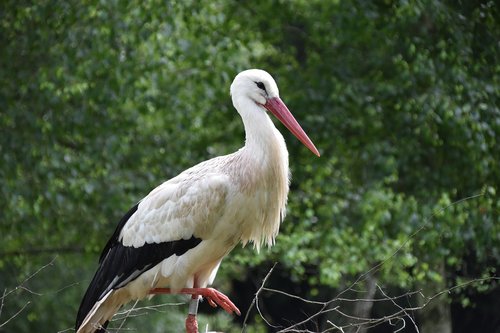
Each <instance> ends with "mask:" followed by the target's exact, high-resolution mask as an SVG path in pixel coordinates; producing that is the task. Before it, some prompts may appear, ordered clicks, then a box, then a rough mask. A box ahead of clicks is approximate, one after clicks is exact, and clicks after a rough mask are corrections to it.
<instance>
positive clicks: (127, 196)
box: [0, 0, 500, 333]
mask: <svg viewBox="0 0 500 333" xmlns="http://www.w3.org/2000/svg"><path fill="white" fill-rule="evenodd" d="M499 22H500V8H499V5H498V3H496V2H494V1H437V0H435V1H433V0H429V1H424V0H417V1H391V0H379V1H342V0H336V1H306V0H295V1H228V0H217V1H204V2H198V1H118V0H115V1H44V0H40V1H12V0H5V1H2V2H1V4H0V133H1V134H0V156H1V166H0V196H1V197H0V212H1V217H0V234H1V236H0V292H1V293H2V294H3V295H4V296H3V297H2V299H1V303H0V304H1V305H0V332H61V331H62V332H71V331H73V328H72V327H73V325H74V320H75V316H76V311H77V309H78V306H79V303H80V300H81V297H82V295H83V293H84V290H85V289H86V287H87V285H88V283H89V281H90V278H91V277H92V275H93V274H94V271H95V269H96V267H97V259H98V256H99V253H100V251H101V249H102V248H103V246H104V244H105V242H106V241H107V239H108V237H110V235H111V234H112V232H113V230H114V228H115V226H116V223H117V222H118V220H119V219H120V217H121V216H122V215H123V214H124V213H125V212H126V211H127V210H128V208H129V207H131V206H132V205H133V204H134V203H136V202H137V201H138V200H139V199H140V198H142V197H143V196H144V195H146V194H147V193H148V192H149V191H150V190H151V189H152V188H154V187H155V186H156V185H158V184H160V183H161V182H162V181H164V180H166V179H168V178H170V177H172V176H175V175H176V174H177V173H179V172H180V171H182V170H184V169H185V168H187V167H189V166H191V165H193V164H195V163H198V162H200V161H202V160H205V159H208V158H211V157H214V156H217V155H221V154H227V153H230V152H233V151H235V150H236V149H238V148H239V147H241V146H242V144H243V140H244V134H243V126H242V124H241V120H240V118H239V117H238V116H237V114H236V112H235V111H234V109H233V107H232V104H231V100H230V96H229V85H230V83H231V81H232V79H233V78H234V76H235V75H236V74H237V73H238V72H239V71H241V70H244V69H247V68H262V69H265V70H267V71H268V72H270V73H271V74H272V75H273V76H274V77H275V79H276V81H277V83H278V86H279V87H280V92H281V97H282V99H283V100H284V101H285V103H286V104H287V105H288V107H289V108H290V110H291V111H292V112H293V113H294V115H295V116H296V118H297V119H298V120H299V122H300V123H301V124H302V126H303V128H304V129H305V130H306V132H308V134H309V136H310V137H311V139H312V140H313V141H314V142H315V144H316V146H317V147H318V149H319V150H320V151H321V153H322V157H321V158H316V157H315V156H314V155H312V154H311V153H310V152H309V151H308V150H307V149H306V148H304V147H303V146H302V145H301V144H300V143H299V142H298V141H297V140H296V139H295V138H294V137H293V136H292V135H291V134H290V133H288V132H287V131H286V129H284V127H282V126H281V125H279V129H280V130H281V132H282V133H283V134H284V136H285V139H286V140H287V144H288V148H289V152H290V166H291V169H292V175H293V180H292V184H291V193H290V196H289V206H288V215H287V218H286V220H285V222H284V223H283V224H282V227H281V232H280V235H279V236H278V238H277V244H276V246H275V247H273V248H272V249H270V250H267V249H265V250H263V251H261V253H260V254H257V253H255V252H254V251H253V250H252V249H251V247H247V248H243V249H242V248H237V249H236V250H235V251H233V253H231V254H230V255H229V256H228V258H226V260H225V261H224V262H223V264H222V267H221V269H220V271H219V276H218V277H217V279H216V282H215V285H216V286H217V287H218V288H220V289H221V290H222V291H224V292H227V293H228V294H229V295H230V296H231V297H233V298H234V300H235V302H236V304H237V305H238V306H239V307H240V309H242V310H243V313H245V312H246V310H247V309H248V308H249V307H250V304H251V301H252V298H253V295H254V293H255V292H256V291H257V289H258V288H259V287H260V285H261V282H262V279H263V278H264V276H265V275H266V274H267V272H268V271H269V270H270V268H271V267H272V265H273V263H274V262H277V263H278V264H277V266H276V268H275V269H274V271H273V273H272V274H271V276H270V278H269V280H268V281H267V284H266V286H269V287H271V288H276V289H280V290H284V291H286V292H289V293H292V294H294V295H298V296H300V297H302V298H305V299H308V300H317V301H327V300H332V299H335V298H336V296H337V295H338V294H339V292H342V291H345V290H346V292H344V293H343V294H342V295H341V297H340V298H345V299H347V300H342V299H337V300H335V302H332V303H331V307H330V309H332V308H334V307H335V306H338V307H339V308H337V309H339V310H340V311H342V313H345V314H347V315H351V316H357V317H369V318H381V317H384V316H389V315H391V314H394V313H396V312H397V311H398V308H397V307H396V305H395V304H397V305H398V306H401V307H403V308H420V307H422V306H423V305H424V304H426V301H427V300H428V297H432V296H433V295H436V294H437V293H439V292H441V291H446V290H447V289H448V288H453V287H454V286H459V287H457V288H453V289H452V290H450V292H445V293H443V294H442V295H440V296H439V297H434V298H433V299H432V301H431V302H430V303H429V304H427V306H425V307H423V309H418V310H415V311H410V310H409V311H408V312H407V313H406V314H407V315H406V314H405V313H403V314H402V315H401V317H404V318H402V319H400V320H397V319H394V320H392V321H389V320H381V321H380V322H378V324H379V325H376V326H375V325H372V324H374V323H372V324H369V323H365V324H363V322H362V321H358V320H355V319H352V318H348V317H346V316H343V315H342V314H341V313H339V312H338V311H334V310H331V311H328V312H326V313H323V314H321V315H318V316H315V317H314V318H311V320H310V321H308V322H307V323H304V324H303V325H299V326H298V327H295V329H302V330H308V331H312V332H317V331H325V330H328V329H330V330H331V331H333V327H334V326H333V325H332V323H333V324H335V325H337V326H342V325H349V324H352V325H354V326H353V327H354V328H360V331H359V332H392V331H396V330H397V329H399V328H401V327H402V325H403V321H402V320H404V323H405V325H406V327H405V328H404V329H403V330H401V331H400V332H416V331H417V328H416V327H418V330H419V331H420V332H423V333H428V332H455V333H456V332H473V331H477V332H500V319H499V317H498V313H499V312H500V301H499V299H500V286H499V281H498V270H499V267H500V217H499V215H500V214H499V211H500V199H499V197H498V194H497V192H498V191H499V190H500V189H499V184H500V163H499V158H500V145H499V144H498V141H499V138H500V63H499V59H500V44H499V43H500V23H499ZM466 198H469V199H467V200H462V199H466ZM49 263H50V265H48V266H47V267H45V268H43V269H42V270H41V271H39V272H38V273H36V272H37V270H39V269H40V268H41V267H42V266H44V265H47V264H49ZM376 265H379V266H377V267H378V268H377V269H374V270H371V271H370V268H372V267H374V266H376ZM367 272H368V273H367ZM34 273H36V274H35V275H34V276H32V277H31V278H29V277H30V276H31V275H32V274H34ZM364 273H367V274H364ZM362 274H364V275H362ZM360 276H361V279H359V281H357V283H356V284H355V285H352V283H353V282H355V281H356V279H357V278H358V277H360ZM26 279H28V280H27V281H25V280H26ZM477 279H480V280H477ZM474 280H477V281H474ZM23 281H24V282H23ZM471 281H472V282H471ZM351 286H352V288H350V287H351ZM16 287H17V288H16ZM11 291H12V292H11ZM412 291H421V292H422V294H412V295H406V296H405V297H400V298H397V299H395V301H394V303H393V302H391V301H389V300H386V301H373V302H371V301H369V302H365V301H357V302H351V301H349V299H350V300H352V299H374V298H377V299H380V298H385V297H386V296H384V293H386V294H387V295H388V296H391V297H394V296H398V295H405V294H406V293H408V292H412ZM422 295H424V296H422ZM178 301H181V302H185V299H184V298H180V299H176V298H175V297H157V298H156V299H155V300H154V301H153V302H151V301H144V302H141V303H139V304H138V305H137V307H144V306H151V305H152V304H163V303H165V302H178ZM259 305H260V310H261V313H262V315H263V316H264V318H265V319H266V320H267V321H268V322H269V324H271V325H273V326H270V325H268V324H266V323H265V321H264V319H263V318H261V316H260V315H259V314H258V312H256V310H255V308H253V310H252V311H251V313H250V315H249V320H248V322H247V323H246V328H247V332H275V331H278V330H279V329H280V328H281V329H283V328H286V327H290V326H291V325H293V324H294V323H297V322H300V321H302V320H304V319H306V318H307V317H309V316H311V315H312V314H314V313H316V312H317V311H318V305H314V304H308V303H306V302H303V301H299V300H296V299H293V298H290V297H287V296H284V295H281V294H278V293H276V292H270V291H264V292H262V294H261V298H260V302H259ZM20 310H22V311H20ZM19 311H20V312H19ZM201 311H202V312H204V316H203V318H202V319H201V320H200V327H201V328H202V330H203V331H204V330H205V324H206V323H208V325H209V328H210V329H211V330H212V329H213V330H224V331H225V332H240V331H241V330H242V328H243V318H231V317H230V316H228V315H225V314H223V313H222V312H223V311H222V310H215V311H212V310H210V309H209V306H208V305H207V304H206V303H204V304H202V306H201ZM18 312H19V313H18ZM186 312H187V306H186V305H182V304H181V305H164V306H161V307H159V308H157V309H156V310H155V309H151V308H149V309H143V310H142V312H141V314H142V315H138V316H135V315H134V316H132V315H131V316H130V317H129V318H128V319H127V320H126V321H125V324H124V326H123V327H124V328H123V329H122V330H121V331H128V330H131V331H137V332H180V331H182V327H183V321H184V316H185V314H186ZM413 322H414V323H413ZM120 324H121V321H115V322H112V323H111V325H110V328H113V327H114V328H116V327H118V326H120ZM356 325H358V326H356ZM371 326H375V327H371ZM277 327H279V328H277ZM353 327H351V328H349V327H347V328H346V329H345V332H348V331H349V330H352V331H354V330H353ZM110 331H115V332H116V330H113V329H111V330H110Z"/></svg>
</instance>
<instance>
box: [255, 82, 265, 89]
mask: <svg viewBox="0 0 500 333" xmlns="http://www.w3.org/2000/svg"><path fill="white" fill-rule="evenodd" d="M255 84H256V85H257V87H259V89H262V90H264V91H266V86H264V83H262V82H255Z"/></svg>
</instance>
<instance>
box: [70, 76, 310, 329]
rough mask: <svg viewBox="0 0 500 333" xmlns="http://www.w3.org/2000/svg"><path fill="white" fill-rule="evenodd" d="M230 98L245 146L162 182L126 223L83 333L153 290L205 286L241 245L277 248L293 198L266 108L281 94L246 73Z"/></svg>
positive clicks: (83, 314) (110, 247) (111, 246)
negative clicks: (242, 130)
mask: <svg viewBox="0 0 500 333" xmlns="http://www.w3.org/2000/svg"><path fill="white" fill-rule="evenodd" d="M258 83H259V84H262V85H265V86H264V89H262V88H259V84H258ZM256 84H257V86H255V85H256ZM266 89H267V90H266ZM261 90H263V91H264V92H265V95H266V96H264V95H263V94H262V93H261ZM270 94H272V96H269V95H270ZM231 95H232V98H233V104H234V106H235V108H236V109H237V110H238V112H239V113H240V115H241V117H242V119H243V123H244V125H245V132H246V142H245V146H244V147H243V148H241V149H240V150H238V151H237V152H235V153H233V154H229V155H225V156H220V157H216V158H213V159H210V160H208V161H205V162H202V163H200V164H197V165H195V166H194V167H192V168H190V169H187V170H186V171H184V172H182V173H181V174H179V175H178V176H176V177H174V178H172V179H170V180H168V181H166V182H164V183H163V184H161V185H160V186H158V187H157V188H155V189H154V190H152V191H151V192H150V193H149V194H148V195H147V196H146V197H145V198H144V199H143V200H141V201H140V202H139V203H138V204H137V205H136V206H134V207H133V208H132V209H131V210H130V211H129V212H128V213H127V214H126V215H125V216H124V218H123V219H122V221H120V223H119V225H118V227H117V229H116V231H115V233H114V235H113V236H112V237H111V239H110V240H109V242H108V244H107V245H106V247H105V249H104V251H103V253H102V255H101V258H100V260H99V264H100V267H99V269H98V271H97V273H96V275H95V276H94V279H93V280H92V282H91V284H90V286H89V288H88V290H87V293H86V295H85V296H84V299H83V301H82V305H81V306H80V310H79V313H78V317H77V323H76V329H77V332H78V333H86V332H95V331H96V328H98V327H100V326H104V327H105V326H106V325H107V322H108V321H109V320H110V319H111V317H112V316H113V315H114V314H115V313H116V311H117V310H118V309H119V308H120V306H122V305H123V304H125V303H127V302H129V301H131V300H135V299H142V298H144V297H146V296H147V295H148V294H149V292H150V291H151V290H152V289H154V288H160V287H167V288H171V289H172V291H174V292H175V291H180V290H181V289H183V288H205V287H207V286H208V285H210V284H211V283H212V282H213V280H214V278H215V275H216V273H217V270H218V268H219V265H220V263H221V261H222V259H223V258H224V256H225V255H227V254H228V253H229V252H230V251H231V250H232V249H233V248H234V247H235V246H236V245H237V244H238V243H239V242H242V243H243V244H246V243H248V242H253V244H254V245H255V247H257V249H258V248H260V246H261V245H262V244H267V245H272V244H273V243H274V238H275V236H276V235H277V233H278V229H279V225H280V222H281V220H282V219H283V217H284V214H285V206H286V201H287V195H288V184H289V169H288V152H287V149H286V146H285V141H284V139H283V136H282V135H281V134H280V133H279V131H278V130H277V129H276V128H275V127H274V124H273V123H272V121H271V119H270V118H269V116H268V115H267V113H266V112H265V109H264V104H266V103H267V99H269V98H275V97H277V96H278V89H277V87H276V84H275V83H274V80H273V79H272V77H271V76H270V75H269V74H267V73H266V72H264V71H260V70H248V71H245V72H242V73H240V74H239V75H238V76H237V77H236V79H235V80H234V82H233V84H232V86H231ZM274 95H275V96H274ZM277 98H278V99H279V97H277ZM285 108H286V107H285ZM287 111H288V110H287ZM285 125H286V123H285ZM287 127H288V125H287ZM299 127H300V126H299ZM302 133H303V132H302ZM304 135H305V134H304ZM306 137H307V136H306ZM307 140H308V139H307ZM309 142H310V141H309ZM311 145H312V143H311ZM312 147H314V146H312ZM310 149H312V148H311V147H310ZM314 149H315V148H314ZM316 153H317V150H316Z"/></svg>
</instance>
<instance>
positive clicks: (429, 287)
mask: <svg viewBox="0 0 500 333" xmlns="http://www.w3.org/2000/svg"><path fill="white" fill-rule="evenodd" d="M439 271H440V273H441V276H442V278H443V280H442V281H441V282H435V281H428V282H426V283H425V284H424V285H423V286H422V292H423V294H424V295H425V296H426V297H432V296H433V295H436V294H437V293H439V292H440V291H443V290H445V289H446V278H445V270H444V264H442V265H440V267H439ZM419 317H420V332H421V333H434V332H440V333H451V311H450V304H449V300H448V297H447V294H446V293H445V294H443V295H441V296H439V297H437V298H435V299H433V300H432V301H431V302H430V303H429V304H427V306H426V307H424V308H423V309H422V310H420V316H419Z"/></svg>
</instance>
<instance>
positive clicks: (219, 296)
mask: <svg viewBox="0 0 500 333" xmlns="http://www.w3.org/2000/svg"><path fill="white" fill-rule="evenodd" d="M149 293H150V294H172V291H171V289H170V288H155V289H152V290H150V291H149ZM176 294H188V295H193V296H197V295H200V296H203V297H204V298H206V299H207V300H208V303H209V304H210V305H211V306H213V307H216V306H217V305H218V306H220V307H221V308H223V309H224V310H225V311H226V312H227V313H229V314H232V313H233V312H234V313H236V314H237V315H238V316H239V315H241V312H240V310H239V309H238V308H237V307H236V305H234V304H233V302H231V300H230V299H229V297H227V296H226V295H224V294H223V293H221V292H220V291H218V290H216V289H214V288H183V289H181V290H179V291H178V292H176Z"/></svg>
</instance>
